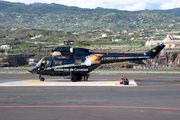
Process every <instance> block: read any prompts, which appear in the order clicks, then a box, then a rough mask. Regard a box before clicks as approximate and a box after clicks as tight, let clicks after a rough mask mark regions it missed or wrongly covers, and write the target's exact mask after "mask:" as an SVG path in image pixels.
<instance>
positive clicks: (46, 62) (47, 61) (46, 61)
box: [37, 57, 53, 70]
mask: <svg viewBox="0 0 180 120" xmlns="http://www.w3.org/2000/svg"><path fill="white" fill-rule="evenodd" d="M52 65H53V64H52V57H44V58H42V59H41V60H40V61H39V62H38V63H37V67H39V68H40V70H44V68H47V67H51V66H52Z"/></svg>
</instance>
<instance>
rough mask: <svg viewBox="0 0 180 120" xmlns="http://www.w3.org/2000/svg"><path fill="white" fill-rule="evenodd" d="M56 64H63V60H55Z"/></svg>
mask: <svg viewBox="0 0 180 120" xmlns="http://www.w3.org/2000/svg"><path fill="white" fill-rule="evenodd" d="M54 65H55V66H59V65H62V61H61V60H54Z"/></svg>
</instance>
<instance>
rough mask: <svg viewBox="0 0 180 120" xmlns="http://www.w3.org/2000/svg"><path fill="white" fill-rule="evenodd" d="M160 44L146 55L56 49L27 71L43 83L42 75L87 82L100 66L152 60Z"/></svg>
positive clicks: (79, 49)
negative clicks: (66, 77)
mask: <svg viewBox="0 0 180 120" xmlns="http://www.w3.org/2000/svg"><path fill="white" fill-rule="evenodd" d="M164 47H165V46H164V44H163V43H160V44H159V45H157V46H156V47H154V48H152V49H151V50H149V51H147V52H146V53H141V54H139V53H95V52H89V49H85V48H71V47H69V46H68V47H56V48H53V49H52V56H49V57H44V58H42V59H41V60H40V61H39V62H38V63H37V65H36V66H34V67H32V68H29V69H28V71H29V72H31V73H33V74H37V75H39V79H40V81H44V80H45V79H44V77H42V75H48V76H69V77H70V79H71V81H73V82H74V81H79V80H81V79H82V78H83V79H84V81H87V80H88V73H90V72H91V71H92V70H94V69H96V68H97V67H98V66H100V65H101V64H107V63H115V62H124V61H133V60H144V59H152V58H154V57H155V56H156V55H157V54H158V53H159V52H160V51H161V50H162V49H163V48H164Z"/></svg>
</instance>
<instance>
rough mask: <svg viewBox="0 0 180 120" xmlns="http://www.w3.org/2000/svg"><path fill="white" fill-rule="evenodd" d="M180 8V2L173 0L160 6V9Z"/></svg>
mask: <svg viewBox="0 0 180 120" xmlns="http://www.w3.org/2000/svg"><path fill="white" fill-rule="evenodd" d="M178 7H180V1H179V0H171V1H169V2H165V3H163V4H162V5H161V6H160V9H172V8H178Z"/></svg>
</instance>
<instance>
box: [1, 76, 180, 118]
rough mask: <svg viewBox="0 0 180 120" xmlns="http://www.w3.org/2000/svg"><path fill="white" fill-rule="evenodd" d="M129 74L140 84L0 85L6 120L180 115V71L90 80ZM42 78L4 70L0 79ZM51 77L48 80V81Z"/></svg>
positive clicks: (2, 108) (3, 116)
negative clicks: (97, 85) (179, 73)
mask: <svg viewBox="0 0 180 120" xmlns="http://www.w3.org/2000/svg"><path fill="white" fill-rule="evenodd" d="M122 76H126V77H127V78H129V79H134V80H135V81H136V83H137V84H138V86H137V87H93V86H91V87H55V86H50V87H28V86H26V87H19V86H16V87H0V119H1V120H12V119H16V120H72V119H73V120H110V119H111V120H117V119H118V120H119V119H121V120H124V119H126V120H132V119H133V120H156V119H158V120H177V119H179V117H180V79H179V75H178V74H110V75H108V74H100V75H99V74H91V77H90V80H101V79H109V80H118V79H119V78H120V77H122ZM29 79H38V77H37V76H35V75H31V74H19V75H18V74H4V75H3V74H1V75H0V83H4V82H10V81H17V80H29ZM45 82H46V81H45Z"/></svg>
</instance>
